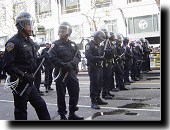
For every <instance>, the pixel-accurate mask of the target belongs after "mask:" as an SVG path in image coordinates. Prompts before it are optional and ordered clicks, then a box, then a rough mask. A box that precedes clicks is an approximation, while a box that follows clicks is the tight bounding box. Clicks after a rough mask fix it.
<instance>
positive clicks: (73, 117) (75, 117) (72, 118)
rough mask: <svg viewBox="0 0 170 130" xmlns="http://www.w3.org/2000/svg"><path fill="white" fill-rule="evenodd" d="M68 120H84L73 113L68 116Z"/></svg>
mask: <svg viewBox="0 0 170 130" xmlns="http://www.w3.org/2000/svg"><path fill="white" fill-rule="evenodd" d="M68 120H84V117H82V116H78V115H76V114H75V112H72V113H70V114H69V116H68Z"/></svg>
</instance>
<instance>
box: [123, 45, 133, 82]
mask: <svg viewBox="0 0 170 130" xmlns="http://www.w3.org/2000/svg"><path fill="white" fill-rule="evenodd" d="M122 48H123V51H124V53H125V60H124V70H123V75H124V82H125V83H130V80H129V71H130V65H131V59H132V53H131V51H130V48H129V47H128V46H127V45H122Z"/></svg>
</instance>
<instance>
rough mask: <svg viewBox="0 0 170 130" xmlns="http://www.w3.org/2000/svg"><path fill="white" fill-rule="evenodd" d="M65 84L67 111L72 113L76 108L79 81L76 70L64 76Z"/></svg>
mask: <svg viewBox="0 0 170 130" xmlns="http://www.w3.org/2000/svg"><path fill="white" fill-rule="evenodd" d="M66 84H67V89H68V94H69V111H70V113H74V112H75V111H77V110H78V107H77V104H78V100H79V91H80V88H79V82H78V79H77V77H76V72H73V73H71V74H69V75H68V77H67V78H66Z"/></svg>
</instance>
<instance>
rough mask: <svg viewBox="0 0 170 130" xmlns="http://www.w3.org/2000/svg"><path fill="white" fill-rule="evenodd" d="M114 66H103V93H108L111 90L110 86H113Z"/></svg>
mask: <svg viewBox="0 0 170 130" xmlns="http://www.w3.org/2000/svg"><path fill="white" fill-rule="evenodd" d="M112 74H113V73H112V67H108V68H103V89H102V95H106V94H107V93H108V92H109V88H111V86H112V83H113V81H112V80H113V77H112V76H113V75H112Z"/></svg>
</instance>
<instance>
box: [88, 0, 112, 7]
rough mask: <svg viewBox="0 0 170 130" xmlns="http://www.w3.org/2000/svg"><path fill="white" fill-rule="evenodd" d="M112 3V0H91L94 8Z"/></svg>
mask: <svg viewBox="0 0 170 130" xmlns="http://www.w3.org/2000/svg"><path fill="white" fill-rule="evenodd" d="M111 4H112V0H91V5H92V7H94V6H96V8H102V7H109V6H110V5H111Z"/></svg>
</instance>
